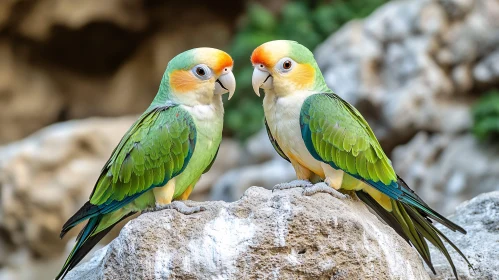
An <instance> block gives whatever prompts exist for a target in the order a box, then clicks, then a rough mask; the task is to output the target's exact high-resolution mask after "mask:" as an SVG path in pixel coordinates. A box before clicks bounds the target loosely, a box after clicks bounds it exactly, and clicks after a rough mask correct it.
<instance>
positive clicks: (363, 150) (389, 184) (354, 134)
mask: <svg viewBox="0 0 499 280" xmlns="http://www.w3.org/2000/svg"><path fill="white" fill-rule="evenodd" d="M251 63H252V65H253V67H254V70H253V76H252V86H253V89H254V91H255V93H256V94H257V95H258V96H260V89H263V91H264V93H265V96H264V99H263V109H264V115H265V127H266V130H267V133H268V137H269V139H270V142H271V143H272V145H273V146H274V149H275V150H276V151H277V153H278V154H279V155H280V156H281V157H283V158H284V159H285V160H287V161H288V162H290V163H291V165H292V166H293V168H294V170H295V173H296V177H297V180H294V181H292V182H288V183H282V184H278V185H276V186H275V187H274V188H275V189H277V190H282V189H289V188H294V187H302V188H303V192H302V193H303V194H304V195H313V194H315V193H317V192H324V193H330V194H331V195H333V196H335V197H336V198H338V199H347V198H349V196H348V193H351V194H355V195H356V196H357V197H358V199H360V200H361V201H362V202H364V203H365V204H367V205H368V206H369V207H370V208H371V209H372V210H373V211H374V212H375V213H376V214H377V215H378V216H379V217H380V218H381V219H382V220H384V221H385V222H386V224H388V225H389V226H391V227H392V228H393V229H394V230H395V231H396V232H397V233H398V234H399V235H400V236H401V237H402V238H404V239H405V240H406V241H407V242H408V243H409V244H410V245H412V246H413V247H414V248H415V249H416V250H417V252H418V253H419V255H420V256H421V257H422V259H423V260H424V262H425V263H426V264H427V265H428V267H429V268H430V269H431V270H432V272H433V273H435V269H434V267H433V265H432V262H431V256H430V251H429V248H428V242H430V243H431V244H433V245H434V246H435V247H436V248H438V249H439V250H440V252H441V253H442V254H443V255H444V256H445V257H446V259H447V261H448V262H449V264H450V266H451V267H452V270H453V273H454V275H455V276H456V278H457V273H456V268H455V266H454V263H453V261H452V258H451V257H450V255H449V253H448V251H447V249H446V247H445V245H444V241H445V242H447V244H449V245H450V246H451V247H453V248H454V249H455V250H456V251H457V252H458V253H459V254H460V255H461V256H462V257H463V258H464V260H466V262H467V263H468V266H469V267H470V268H472V266H471V264H470V262H469V261H468V259H467V258H466V256H465V255H464V254H463V253H462V252H461V251H460V250H459V248H457V246H456V245H455V244H454V243H452V241H451V240H449V239H448V238H447V237H446V236H445V235H444V234H443V233H442V232H441V231H440V230H439V229H438V228H437V227H435V225H434V224H433V222H432V220H434V221H437V222H439V223H440V224H442V225H444V226H446V227H447V228H449V229H451V230H453V231H459V232H461V233H463V234H466V231H465V230H464V229H463V228H462V227H460V226H459V225H456V224H455V223H453V222H452V221H450V220H448V219H447V218H445V217H443V216H442V215H441V214H439V213H438V212H436V211H435V210H433V209H432V208H430V206H428V204H426V203H425V202H424V201H423V200H422V199H421V198H420V197H419V196H418V195H417V194H416V193H415V192H414V191H413V190H412V189H410V188H409V186H408V185H407V184H406V183H405V182H404V180H403V179H402V178H400V177H399V176H398V175H397V174H396V172H395V170H394V168H393V166H392V163H391V161H390V159H389V158H388V157H387V156H386V154H385V152H384V151H383V149H382V147H381V145H380V144H379V142H378V140H377V138H376V136H375V135H374V133H373V131H372V129H371V127H370V126H369V124H368V123H367V121H366V120H365V119H364V117H363V116H362V115H361V114H360V112H359V111H358V110H357V109H356V108H355V107H354V106H352V105H351V104H349V103H348V102H346V101H345V100H343V99H342V98H340V97H339V96H338V95H336V94H335V93H334V92H333V91H332V90H331V89H329V88H328V86H327V84H326V82H325V80H324V77H323V75H322V73H321V71H320V69H319V67H318V64H317V62H316V60H315V58H314V55H313V53H312V52H311V51H310V50H309V49H308V48H306V47H305V46H303V45H301V44H299V43H298V42H295V41H288V40H276V41H270V42H266V43H264V44H262V45H260V46H258V47H257V48H256V49H255V50H254V51H253V53H252V54H251ZM312 182H315V183H316V184H312ZM345 193H346V194H345Z"/></svg>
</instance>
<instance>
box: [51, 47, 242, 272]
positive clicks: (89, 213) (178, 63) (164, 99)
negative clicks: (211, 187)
mask: <svg viewBox="0 0 499 280" xmlns="http://www.w3.org/2000/svg"><path fill="white" fill-rule="evenodd" d="M232 66H233V61H232V58H231V57H230V56H229V55H228V54H227V53H225V52H223V51H221V50H217V49H212V48H197V49H192V50H188V51H186V52H183V53H181V54H179V55H177V56H176V57H174V58H173V59H172V60H171V61H170V62H169V63H168V66H167V68H166V71H165V73H164V75H163V78H162V80H161V84H160V86H159V90H158V93H157V95H156V97H155V98H154V100H153V101H152V103H151V105H150V106H149V108H147V110H146V111H145V112H144V113H143V114H142V115H141V116H140V117H139V118H138V120H137V121H136V122H135V123H134V124H133V125H132V127H131V128H130V129H129V130H128V131H127V132H126V134H125V135H124V136H123V138H122V139H121V141H120V142H119V144H118V146H117V147H116V148H115V149H114V151H113V152H112V154H111V157H110V158H109V160H108V161H107V162H106V164H105V165H104V167H103V168H102V171H101V174H100V176H99V178H98V180H97V182H96V184H95V187H94V189H93V191H92V194H91V195H90V198H89V201H88V202H87V203H85V205H83V207H81V209H80V210H78V212H76V213H75V214H74V215H73V216H72V217H71V218H70V219H69V220H68V221H67V222H66V224H64V226H63V228H62V232H61V238H62V237H63V236H64V235H65V234H66V233H67V232H68V231H69V230H71V229H72V228H73V227H74V226H76V225H77V224H79V223H81V222H83V221H85V220H88V222H87V224H86V225H85V227H84V228H83V229H82V230H81V232H80V234H79V235H78V237H77V239H76V245H75V246H74V248H73V250H72V251H71V253H70V254H69V256H68V258H67V260H66V262H65V263H64V266H63V267H62V269H61V271H60V273H59V275H57V277H56V279H60V278H64V276H65V275H66V274H67V273H68V272H69V271H70V270H71V269H73V268H74V267H75V266H76V265H77V264H78V263H79V262H80V261H81V259H82V258H83V257H84V256H85V255H86V254H87V253H88V252H89V251H90V250H91V249H92V248H93V247H94V246H95V244H97V242H98V241H99V240H100V239H102V238H103V237H104V236H105V235H106V234H107V233H108V232H109V231H110V230H111V229H112V228H113V226H114V225H116V224H117V223H119V222H120V221H121V220H123V219H125V218H126V217H128V216H130V215H132V214H134V213H136V212H138V211H142V210H146V209H155V210H159V209H165V208H170V209H176V210H178V211H179V212H181V213H183V214H191V213H194V212H197V211H200V210H203V209H201V208H200V207H187V206H186V205H185V204H184V203H182V202H178V201H179V200H186V199H187V198H188V196H189V195H190V193H191V191H192V189H193V188H194V185H195V184H196V182H197V181H198V180H199V178H200V177H201V175H202V174H203V173H205V172H207V171H208V170H209V169H210V167H211V165H212V163H213V161H214V160H215V157H216V155H217V152H218V148H219V146H220V141H221V140H222V128H223V115H224V109H223V103H222V94H223V93H227V92H229V99H230V98H231V97H232V95H233V93H234V91H235V88H236V82H235V78H234V75H233V74H232ZM172 200H175V201H174V202H172Z"/></svg>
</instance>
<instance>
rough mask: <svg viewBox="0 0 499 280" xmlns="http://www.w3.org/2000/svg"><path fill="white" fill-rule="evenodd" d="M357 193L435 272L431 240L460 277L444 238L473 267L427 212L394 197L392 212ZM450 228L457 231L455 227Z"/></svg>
mask: <svg viewBox="0 0 499 280" xmlns="http://www.w3.org/2000/svg"><path fill="white" fill-rule="evenodd" d="M356 194H357V196H358V197H359V199H360V200H362V201H363V202H364V203H366V204H367V205H369V207H371V208H372V209H373V210H374V211H375V212H376V213H377V214H378V215H379V216H380V217H381V218H382V219H383V220H384V221H385V222H386V223H387V224H388V225H389V226H391V227H392V228H393V229H394V230H395V231H396V232H397V233H398V234H399V235H400V236H402V238H404V239H405V240H406V241H407V242H408V243H409V244H411V245H412V246H414V248H416V250H417V251H418V253H419V255H420V256H421V257H422V258H423V260H424V262H425V263H426V264H427V265H428V267H429V268H430V269H431V271H432V272H433V273H434V274H436V273H435V268H434V267H433V264H432V262H431V255H430V250H429V248H428V244H427V242H426V241H430V243H431V244H433V246H435V247H436V248H438V249H439V250H440V252H442V254H444V256H445V258H446V259H447V261H448V262H449V264H450V266H451V267H452V272H453V273H454V276H455V277H456V279H458V277H457V272H456V267H455V266H454V262H453V261H452V258H451V257H450V255H449V252H448V251H447V248H445V245H444V243H443V242H442V239H443V240H445V242H447V243H448V244H449V245H450V246H452V248H454V250H456V251H457V252H458V253H459V254H460V255H461V256H462V257H463V259H464V260H465V261H466V262H467V263H468V266H469V267H471V268H473V267H472V265H471V264H470V262H469V261H468V259H467V258H466V256H464V254H463V252H461V250H459V248H457V246H456V245H455V244H454V243H452V242H451V241H450V240H449V239H448V238H447V237H446V236H445V235H444V234H443V233H442V232H441V231H440V230H438V229H437V228H436V227H435V226H434V225H433V223H432V222H431V220H430V219H429V218H428V215H427V214H426V213H425V212H423V211H421V210H419V209H417V208H415V207H414V206H410V205H406V204H403V203H401V202H399V201H396V200H393V199H391V202H392V212H389V211H387V210H386V209H385V208H383V207H382V206H381V205H379V204H378V203H377V202H376V200H374V199H373V198H372V197H371V196H370V195H369V194H367V193H365V192H363V191H356ZM432 211H433V210H432ZM444 219H445V218H444ZM445 220H447V219H445ZM449 222H450V221H449ZM447 224H449V223H447V222H446V223H443V225H445V226H447ZM447 227H449V226H447ZM449 228H450V227H449ZM450 229H451V230H453V231H455V229H453V228H450Z"/></svg>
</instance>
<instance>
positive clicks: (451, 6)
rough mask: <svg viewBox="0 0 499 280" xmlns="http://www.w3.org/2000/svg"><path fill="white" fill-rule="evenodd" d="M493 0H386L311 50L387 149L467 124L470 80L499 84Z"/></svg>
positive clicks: (498, 31)
mask: <svg viewBox="0 0 499 280" xmlns="http://www.w3.org/2000/svg"><path fill="white" fill-rule="evenodd" d="M497 18H499V2H497V1H495V0H483V1H469V0H439V1H436V0H410V1H390V2H388V3H386V4H385V5H383V6H382V7H380V8H379V9H378V10H376V11H375V12H374V13H372V14H371V15H370V16H369V17H367V18H366V19H365V20H355V21H352V22H350V23H348V24H346V25H345V26H344V27H342V28H341V29H340V30H339V31H338V32H336V33H334V34H332V35H331V36H330V37H329V38H328V39H327V40H326V41H325V42H323V43H322V44H321V45H319V46H318V47H317V49H316V50H315V55H316V59H317V61H318V62H319V66H320V68H321V69H322V72H323V74H324V76H325V78H326V82H327V83H328V85H329V86H330V88H331V89H333V90H334V91H335V92H336V93H337V94H339V95H340V96H342V97H343V98H345V99H346V100H347V101H349V102H351V103H353V104H354V105H355V106H357V107H358V108H359V110H360V111H361V112H362V113H363V115H364V116H365V117H366V119H367V120H368V121H369V122H370V123H371V125H372V127H373V129H374V131H375V133H376V135H377V136H378V138H379V139H380V141H381V144H382V145H383V146H384V147H385V150H386V151H388V152H390V151H391V150H392V149H393V148H394V147H395V146H396V145H399V144H402V143H405V142H407V141H408V140H409V139H410V138H411V137H412V136H414V135H415V134H416V133H417V132H418V131H421V130H424V131H437V132H445V133H450V134H459V133H461V132H463V131H466V130H468V129H469V128H470V127H471V118H470V115H469V110H468V108H469V107H470V105H471V102H472V99H470V98H459V97H458V95H467V96H469V95H471V94H475V91H476V87H475V86H476V85H482V86H485V87H489V88H490V87H493V86H497V85H498V82H499V79H498V77H499V74H498V73H499V70H498V68H497V65H498V63H497V62H498V61H499V60H498V58H499V57H498V55H497V50H496V46H497V44H498V43H499V24H498V23H497V20H496V19H497Z"/></svg>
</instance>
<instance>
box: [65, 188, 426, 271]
mask: <svg viewBox="0 0 499 280" xmlns="http://www.w3.org/2000/svg"><path fill="white" fill-rule="evenodd" d="M189 204H192V202H190V203H189ZM195 204H196V205H201V203H195ZM202 205H204V206H205V207H206V208H207V210H206V211H204V212H201V213H197V214H194V215H190V216H185V215H182V214H180V213H178V212H176V211H175V210H165V211H161V212H155V213H147V214H143V215H141V216H139V217H138V218H136V219H134V220H132V221H130V222H129V223H128V224H127V225H126V226H125V227H124V228H123V229H122V231H121V233H120V235H119V237H118V238H117V239H115V240H114V241H113V242H112V243H111V244H110V245H108V246H106V247H105V248H103V249H101V250H99V251H97V252H96V253H95V255H94V257H93V258H92V259H91V260H90V261H89V262H87V263H83V264H81V265H80V266H78V267H76V268H75V269H74V270H73V271H72V272H70V273H69V274H68V277H67V279H68V280H76V279H118V278H123V276H124V275H126V278H129V279H237V278H240V279H429V277H428V274H427V273H426V271H425V270H424V268H423V265H422V263H421V260H420V259H419V257H418V256H417V253H416V251H414V250H413V249H412V248H411V247H410V246H409V245H408V244H407V243H406V242H405V241H404V240H403V239H402V238H400V237H399V236H398V235H397V234H396V233H395V232H394V231H393V230H392V229H391V228H389V227H388V226H386V225H385V224H383V223H381V222H380V221H379V220H378V219H377V218H376V217H375V216H374V215H372V214H371V213H370V212H369V211H368V209H367V208H366V207H365V206H364V205H363V204H362V203H361V202H359V201H354V200H338V199H336V198H334V197H332V196H331V195H329V194H322V193H320V194H316V195H313V196H311V197H305V196H302V195H301V189H291V190H286V191H276V192H271V191H270V190H266V189H263V188H258V187H252V188H250V189H248V190H247V191H246V193H245V195H244V196H243V197H242V198H241V200H239V201H236V202H233V203H226V202H220V201H216V202H205V203H202Z"/></svg>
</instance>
